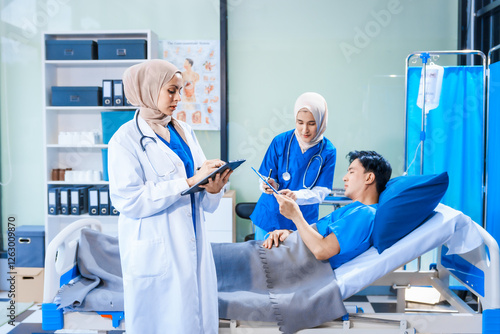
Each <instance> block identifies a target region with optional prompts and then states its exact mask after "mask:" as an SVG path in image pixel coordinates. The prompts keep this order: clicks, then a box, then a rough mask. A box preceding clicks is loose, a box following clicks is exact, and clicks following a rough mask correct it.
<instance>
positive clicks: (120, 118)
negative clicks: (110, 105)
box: [101, 110, 135, 144]
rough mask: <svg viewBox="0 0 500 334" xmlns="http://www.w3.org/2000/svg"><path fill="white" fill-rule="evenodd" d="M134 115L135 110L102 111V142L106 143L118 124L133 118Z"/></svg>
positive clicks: (117, 127)
mask: <svg viewBox="0 0 500 334" xmlns="http://www.w3.org/2000/svg"><path fill="white" fill-rule="evenodd" d="M134 115H135V110H124V111H102V112H101V122H102V143H103V144H108V143H109V140H110V139H111V137H113V135H114V134H115V132H116V131H117V130H118V129H119V128H120V126H122V125H123V124H125V123H127V122H128V121H130V120H131V119H132V118H134Z"/></svg>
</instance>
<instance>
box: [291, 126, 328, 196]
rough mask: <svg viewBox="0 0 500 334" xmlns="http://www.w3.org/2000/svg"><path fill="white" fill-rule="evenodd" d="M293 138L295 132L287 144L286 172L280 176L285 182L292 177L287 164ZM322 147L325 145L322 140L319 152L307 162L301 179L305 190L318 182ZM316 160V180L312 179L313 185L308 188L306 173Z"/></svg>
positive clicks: (321, 165)
mask: <svg viewBox="0 0 500 334" xmlns="http://www.w3.org/2000/svg"><path fill="white" fill-rule="evenodd" d="M293 137H295V132H293V133H292V136H291V137H290V141H289V142H288V150H287V154H286V170H285V172H284V173H283V174H281V177H282V179H283V180H285V181H290V179H291V178H292V176H291V175H290V173H288V162H289V160H290V146H292V140H293ZM324 145H325V143H324V142H323V140H322V141H321V148H320V150H319V153H317V154H315V155H313V156H312V157H311V159H310V160H309V163H308V164H307V167H306V171H305V172H304V178H303V179H302V186H303V187H304V188H305V189H311V188H312V187H314V185H315V184H316V181H318V178H319V174H320V173H321V167H323V157H322V156H321V153H322V152H323V146H324ZM316 158H317V159H319V168H318V172H317V173H316V178H315V179H314V181H313V183H312V184H311V185H310V186H309V187H308V186H306V176H307V172H308V171H309V167H310V166H311V163H312V162H313V161H314V159H316Z"/></svg>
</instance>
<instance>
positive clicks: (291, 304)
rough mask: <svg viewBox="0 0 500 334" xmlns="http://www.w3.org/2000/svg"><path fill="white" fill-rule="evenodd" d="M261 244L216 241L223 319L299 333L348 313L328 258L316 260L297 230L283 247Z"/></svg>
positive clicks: (215, 250)
mask: <svg viewBox="0 0 500 334" xmlns="http://www.w3.org/2000/svg"><path fill="white" fill-rule="evenodd" d="M261 244H262V242H256V241H249V242H245V243H236V244H212V249H213V253H214V259H215V265H216V268H217V283H218V289H219V317H220V318H227V319H237V320H248V321H272V322H277V323H278V325H279V326H280V331H282V332H284V333H294V332H296V331H298V330H300V329H304V328H310V327H314V326H318V325H320V324H322V323H324V322H326V321H331V320H334V319H337V318H339V317H341V316H343V315H344V314H346V313H347V311H346V309H345V307H344V304H343V302H342V296H341V294H340V290H339V288H338V285H337V283H336V280H335V274H334V272H333V270H332V268H331V266H330V264H329V262H328V261H324V262H322V261H318V260H316V258H315V257H314V255H313V254H312V253H311V252H310V251H309V249H308V248H307V247H306V246H305V244H304V243H303V242H302V239H301V238H300V236H299V234H298V233H292V234H291V235H290V236H289V237H288V238H287V239H286V240H285V242H284V243H283V244H281V245H280V246H279V247H278V248H272V249H270V250H268V249H265V248H263V247H262V246H261Z"/></svg>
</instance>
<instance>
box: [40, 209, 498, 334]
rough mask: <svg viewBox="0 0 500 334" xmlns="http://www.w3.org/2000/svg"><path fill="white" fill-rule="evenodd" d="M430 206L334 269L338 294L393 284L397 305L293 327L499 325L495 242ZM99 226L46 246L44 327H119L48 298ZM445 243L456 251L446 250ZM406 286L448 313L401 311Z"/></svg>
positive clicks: (228, 324)
mask: <svg viewBox="0 0 500 334" xmlns="http://www.w3.org/2000/svg"><path fill="white" fill-rule="evenodd" d="M435 211H436V214H435V215H434V216H433V217H432V218H430V219H429V220H428V221H427V222H425V223H424V224H423V225H421V226H420V227H418V228H417V229H415V230H414V231H413V232H411V233H410V234H409V235H407V236H406V237H404V238H403V239H401V240H399V241H398V242H397V243H396V244H394V245H393V246H392V247H390V248H388V249H387V250H385V251H384V252H383V253H382V254H378V252H377V251H376V249H374V248H373V247H372V248H370V249H369V250H367V251H366V252H365V253H363V254H361V255H359V256H358V257H356V258H354V259H353V260H351V261H349V262H348V263H345V264H344V265H342V266H340V267H339V268H337V269H336V270H335V274H336V277H337V280H338V283H339V287H340V290H341V293H342V297H343V299H346V298H349V297H350V296H352V295H354V294H356V293H357V292H359V291H361V290H362V289H364V288H365V287H367V286H369V285H382V286H392V287H394V288H395V289H397V291H398V306H397V309H398V313H373V314H364V313H354V312H355V310H349V308H348V310H349V312H351V311H352V312H353V313H349V314H347V315H346V316H344V317H343V318H342V319H341V320H336V321H332V322H327V323H325V324H323V325H321V326H319V327H315V328H311V329H305V330H301V331H300V332H299V333H317V334H319V333H375V334H376V333H384V334H390V333H401V334H403V333H404V334H408V333H481V332H482V333H500V263H499V262H500V260H499V259H500V254H499V248H498V244H497V242H496V241H495V240H494V239H493V238H492V237H491V236H490V235H489V234H488V233H487V232H486V231H485V230H484V229H483V228H482V227H480V226H478V225H477V224H476V223H474V222H472V221H471V219H470V218H469V217H467V216H465V215H464V214H462V213H461V212H459V211H456V210H454V209H451V208H449V207H447V206H445V205H442V204H439V205H438V207H437V208H436V210H435ZM82 228H93V229H96V230H100V228H101V224H100V223H99V221H97V220H95V219H82V220H79V221H77V222H74V223H73V224H71V225H69V226H68V227H66V228H65V229H64V230H63V231H61V232H60V233H59V234H58V235H57V236H56V237H55V238H54V239H53V241H51V243H50V244H49V246H48V248H47V251H46V262H45V286H44V303H43V305H42V311H43V320H42V326H43V328H44V329H51V330H55V329H69V330H72V329H87V330H94V331H96V332H106V331H109V330H113V329H124V321H122V319H123V312H111V313H110V312H108V314H100V313H97V312H70V313H65V314H63V313H62V311H61V310H57V305H55V304H54V303H53V299H54V297H55V295H56V294H57V291H58V289H59V287H60V285H61V284H64V283H67V282H68V281H69V280H70V279H71V278H72V277H74V276H75V275H76V269H75V268H76V266H75V258H76V248H77V244H78V237H79V233H78V232H79V230H80V229H82ZM436 247H439V254H438V261H437V264H436V265H435V266H433V267H432V268H431V269H429V270H428V271H405V270H400V269H398V268H401V267H402V266H404V265H405V264H406V263H408V262H409V261H412V260H413V259H415V258H417V257H419V256H420V255H422V254H424V253H426V252H427V251H429V250H432V249H434V248H436ZM448 247H449V250H451V251H453V252H455V253H457V254H460V255H457V254H453V255H447V254H446V253H447V251H448ZM450 276H453V277H455V278H456V279H457V280H458V281H459V282H460V283H461V284H463V285H464V286H465V287H466V288H467V289H468V290H469V291H471V292H472V293H473V294H474V295H475V296H477V297H478V300H479V306H480V307H479V310H478V311H474V310H472V309H471V308H470V307H469V306H468V305H467V304H466V303H465V302H464V301H463V300H461V299H460V298H458V296H457V295H456V294H455V293H454V292H453V291H452V290H450V288H449V282H448V281H449V277H450ZM412 286H432V287H434V288H436V289H437V290H438V291H439V292H440V293H441V295H442V297H444V298H446V300H447V301H448V302H449V303H450V304H451V305H452V306H453V307H454V309H455V311H453V312H451V313H441V312H439V313H437V312H436V313H425V314H424V313H421V312H418V313H412V312H408V311H407V312H405V309H404V305H405V303H404V291H405V289H406V288H409V287H412ZM219 332H220V333H279V329H278V327H277V326H276V324H274V323H268V322H256V321H236V320H225V319H221V320H220V330H219Z"/></svg>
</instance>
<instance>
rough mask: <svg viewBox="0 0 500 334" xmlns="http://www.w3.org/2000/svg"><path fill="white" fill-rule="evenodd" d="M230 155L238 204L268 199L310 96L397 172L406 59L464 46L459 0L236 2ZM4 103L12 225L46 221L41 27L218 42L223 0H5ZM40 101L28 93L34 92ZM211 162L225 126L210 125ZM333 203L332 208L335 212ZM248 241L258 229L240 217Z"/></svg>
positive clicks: (337, 138)
mask: <svg viewBox="0 0 500 334" xmlns="http://www.w3.org/2000/svg"><path fill="white" fill-rule="evenodd" d="M228 3H229V9H228V12H227V15H228V20H229V41H228V77H229V78H228V83H229V87H228V94H229V127H228V130H229V158H230V159H238V158H246V159H248V161H247V162H246V163H245V164H244V165H243V166H242V167H240V168H239V169H238V170H237V171H236V172H235V173H234V175H233V176H232V177H231V187H232V189H235V190H236V191H237V201H238V202H239V201H256V200H257V199H258V196H259V192H258V189H257V186H256V184H257V181H256V180H255V178H254V177H252V176H248V175H251V174H249V170H250V166H254V167H258V166H259V165H260V161H261V159H262V157H263V155H264V152H265V150H266V148H267V146H268V144H269V143H270V141H271V139H272V137H273V136H274V135H276V134H278V133H280V132H282V131H285V130H288V129H291V128H292V127H293V126H294V120H293V116H292V115H293V113H292V107H293V104H294V102H295V99H296V98H297V96H298V95H300V94H301V93H302V92H305V91H316V92H318V93H320V94H322V95H323V96H324V97H325V98H326V100H327V102H328V105H329V112H330V117H329V124H328V129H327V132H326V136H327V137H328V138H329V139H330V140H331V141H332V142H333V143H334V145H335V146H336V147H337V150H338V161H337V168H336V175H335V181H334V185H335V186H337V187H341V186H342V180H341V178H342V176H343V175H344V173H345V170H346V168H347V163H346V161H345V159H344V157H345V155H346V154H347V153H348V152H349V151H350V150H353V149H371V150H376V151H379V152H380V153H381V154H383V155H385V156H386V157H387V158H388V159H389V160H390V162H391V163H392V165H393V167H394V171H395V175H399V174H401V172H402V169H403V165H402V164H403V152H404V151H403V150H404V147H403V145H404V138H403V126H404V118H403V117H404V74H405V73H404V71H405V58H406V56H407V55H408V54H409V53H411V52H413V51H419V50H436V49H439V50H454V49H456V47H457V31H458V28H457V19H458V2H457V1H431V0H421V1H411V0H407V1H403V0H401V1H395V0H356V1H348V0H311V1H298V0H288V1H286V0H273V1H269V0H252V1H243V0H230V1H228ZM1 6H2V7H1V8H0V9H1V12H0V16H1V31H0V34H1V37H2V38H1V45H0V48H1V49H0V52H1V53H0V57H1V58H0V83H1V91H0V92H1V95H0V98H1V100H0V107H1V132H2V133H1V144H2V146H1V173H2V183H4V184H5V185H3V186H2V201H1V202H2V224H3V229H4V231H5V224H6V221H7V217H9V216H10V215H15V216H16V220H17V223H18V224H19V225H23V224H43V221H44V218H43V216H44V214H45V211H46V209H45V208H44V207H43V198H44V196H46V194H45V193H44V191H43V189H44V188H43V176H44V175H43V173H44V168H43V166H42V165H43V146H42V142H43V140H42V139H43V129H42V128H41V123H42V90H41V87H40V85H41V81H42V79H41V72H42V67H41V66H42V65H41V54H40V51H41V34H42V32H44V31H72V30H78V31H82V30H124V29H126V30H131V29H152V30H153V31H154V32H156V33H157V35H158V37H159V39H218V38H219V11H218V1H215V0H187V1H186V0H184V1H172V0H166V1H153V0H144V1H129V2H123V1H116V0H107V1H97V0H87V1H76V0H46V1H42V0H11V1H3V2H2V3H1ZM27 96H28V97H27ZM197 135H198V139H199V140H200V142H201V143H202V146H203V148H204V150H205V152H206V155H207V156H208V157H209V158H216V157H219V154H220V150H219V145H220V142H219V139H218V136H219V133H218V132H208V131H203V132H198V133H197ZM329 210H330V208H329V207H323V208H322V211H323V212H324V213H326V212H328V211H329ZM238 223H239V228H238V239H239V240H241V239H242V238H243V237H244V235H245V234H247V233H250V226H249V225H248V224H247V223H246V222H243V221H238Z"/></svg>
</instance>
